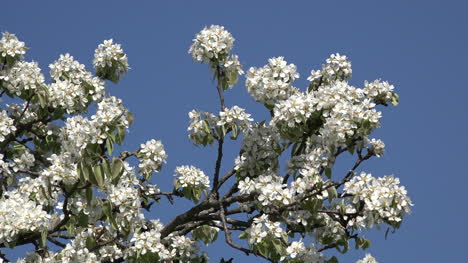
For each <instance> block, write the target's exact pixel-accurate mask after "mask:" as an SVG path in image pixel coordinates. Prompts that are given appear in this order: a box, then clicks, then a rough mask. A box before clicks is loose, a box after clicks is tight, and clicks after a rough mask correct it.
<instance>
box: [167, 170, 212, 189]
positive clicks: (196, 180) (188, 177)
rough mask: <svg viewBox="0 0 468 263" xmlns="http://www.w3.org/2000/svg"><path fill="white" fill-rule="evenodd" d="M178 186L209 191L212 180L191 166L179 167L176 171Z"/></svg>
mask: <svg viewBox="0 0 468 263" xmlns="http://www.w3.org/2000/svg"><path fill="white" fill-rule="evenodd" d="M174 176H176V177H177V178H176V185H178V186H179V187H184V188H185V187H190V188H196V189H207V188H209V187H210V179H209V178H208V176H206V175H205V173H204V172H203V171H202V170H200V169H198V168H196V167H194V166H192V165H190V166H188V165H182V166H178V167H176V169H175V174H174Z"/></svg>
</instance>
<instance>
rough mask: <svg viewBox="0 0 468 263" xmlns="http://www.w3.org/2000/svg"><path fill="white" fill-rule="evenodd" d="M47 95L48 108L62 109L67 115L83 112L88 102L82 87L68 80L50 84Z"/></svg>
mask: <svg viewBox="0 0 468 263" xmlns="http://www.w3.org/2000/svg"><path fill="white" fill-rule="evenodd" d="M48 93H49V96H48V100H49V103H50V106H52V107H54V108H59V107H60V108H63V109H64V110H66V111H67V113H69V114H72V113H76V112H80V111H83V110H84V109H85V108H86V106H87V104H88V102H89V101H88V98H87V96H86V92H85V90H84V89H83V88H82V86H81V85H79V84H74V83H72V82H70V81H68V80H65V81H61V80H58V81H57V82H55V83H52V84H50V85H49V90H48Z"/></svg>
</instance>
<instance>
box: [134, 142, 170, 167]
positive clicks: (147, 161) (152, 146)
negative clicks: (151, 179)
mask: <svg viewBox="0 0 468 263" xmlns="http://www.w3.org/2000/svg"><path fill="white" fill-rule="evenodd" d="M166 158H167V154H166V151H165V150H164V145H163V144H162V143H161V141H156V140H154V139H152V140H149V141H147V142H146V143H145V144H141V145H140V150H139V152H138V159H139V160H140V164H139V165H138V166H139V167H140V172H141V173H143V174H146V175H148V174H152V173H154V172H158V171H159V170H161V167H162V165H163V164H164V163H165V162H166Z"/></svg>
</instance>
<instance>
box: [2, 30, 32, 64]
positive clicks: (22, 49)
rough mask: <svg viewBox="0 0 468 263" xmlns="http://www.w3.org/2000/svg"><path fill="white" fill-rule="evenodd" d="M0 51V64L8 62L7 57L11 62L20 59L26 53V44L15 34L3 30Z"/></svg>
mask: <svg viewBox="0 0 468 263" xmlns="http://www.w3.org/2000/svg"><path fill="white" fill-rule="evenodd" d="M0 53H1V55H2V56H1V57H2V58H1V60H0V61H1V62H2V64H8V63H9V61H8V58H10V59H12V60H13V62H15V61H18V60H21V59H22V58H23V55H24V54H25V53H26V46H25V44H24V42H22V41H19V40H18V38H17V37H16V36H15V34H11V33H8V32H4V33H2V38H1V39H0ZM12 64H13V63H12Z"/></svg>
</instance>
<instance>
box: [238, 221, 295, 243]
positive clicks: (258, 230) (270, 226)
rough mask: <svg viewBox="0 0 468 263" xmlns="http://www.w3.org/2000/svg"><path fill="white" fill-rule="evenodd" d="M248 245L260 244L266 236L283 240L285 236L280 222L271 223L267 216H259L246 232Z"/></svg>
mask: <svg viewBox="0 0 468 263" xmlns="http://www.w3.org/2000/svg"><path fill="white" fill-rule="evenodd" d="M247 233H248V237H249V238H248V242H249V244H250V245H255V244H258V243H261V242H262V241H263V240H264V239H266V238H267V236H268V235H271V237H273V238H283V237H284V236H285V235H286V232H284V230H283V228H282V227H281V223H280V222H274V221H271V220H270V219H269V218H268V215H265V214H264V215H261V216H259V217H257V218H255V219H254V220H253V224H252V226H251V227H250V228H249V229H248V230H247Z"/></svg>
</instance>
